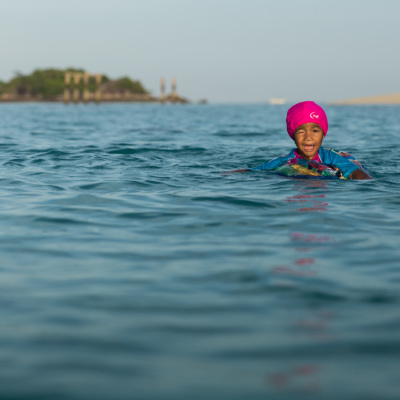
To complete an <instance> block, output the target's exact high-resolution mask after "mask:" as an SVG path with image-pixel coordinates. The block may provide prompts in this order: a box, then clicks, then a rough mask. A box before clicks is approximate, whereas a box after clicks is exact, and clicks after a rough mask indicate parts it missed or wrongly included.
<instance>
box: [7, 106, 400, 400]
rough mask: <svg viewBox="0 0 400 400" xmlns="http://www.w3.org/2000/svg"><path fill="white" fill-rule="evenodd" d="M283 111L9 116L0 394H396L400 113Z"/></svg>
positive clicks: (21, 112)
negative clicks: (296, 165) (307, 123)
mask: <svg viewBox="0 0 400 400" xmlns="http://www.w3.org/2000/svg"><path fill="white" fill-rule="evenodd" d="M287 108H288V106H269V105H263V104H259V105H185V106H182V105H175V106H173V105H158V104H100V105H68V106H65V105H62V104H1V105H0V157H1V158H0V161H1V162H0V174H1V175H0V180H1V186H0V234H1V237H0V255H1V258H0V317H1V329H0V361H1V362H0V399H174V400H176V399H185V400H186V399H192V400H193V399H206V398H207V399H245V398H246V399H301V398H314V399H315V398H318V399H399V398H400V361H399V359H400V291H399V285H400V238H399V237H400V172H399V171H400V153H399V139H400V108H399V107H395V106H379V107H378V106H363V107H361V106H349V107H338V106H336V107H334V106H328V105H327V106H325V109H326V112H327V115H328V118H329V121H330V127H329V132H328V135H327V137H326V138H325V140H324V146H325V147H327V148H335V149H338V150H343V151H347V152H350V153H352V154H353V155H354V156H356V158H357V159H358V160H360V161H361V162H362V163H363V164H364V166H365V167H366V168H367V170H368V171H369V173H370V174H371V175H372V177H373V179H372V180H369V181H351V180H348V181H343V180H326V181H324V180H321V179H315V180H314V179H304V180H301V179H293V178H289V177H282V176H278V175H274V174H272V173H268V172H262V171H258V172H255V171H254V172H246V173H233V174H224V172H225V171H229V170H233V169H237V168H246V167H253V166H257V165H259V164H260V163H261V162H264V161H268V160H269V159H271V158H274V157H276V156H279V155H282V154H285V153H287V152H289V151H290V150H291V148H292V147H293V142H292V141H291V140H290V138H289V137H288V135H287V134H286V132H285V116H286V111H287Z"/></svg>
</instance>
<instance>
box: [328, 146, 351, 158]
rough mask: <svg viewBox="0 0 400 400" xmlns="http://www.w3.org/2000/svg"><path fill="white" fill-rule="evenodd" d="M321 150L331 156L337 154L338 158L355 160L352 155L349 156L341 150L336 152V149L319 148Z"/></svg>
mask: <svg viewBox="0 0 400 400" xmlns="http://www.w3.org/2000/svg"><path fill="white" fill-rule="evenodd" d="M321 149H322V150H323V151H324V152H327V153H331V154H333V155H334V154H337V155H339V156H342V157H346V158H350V159H355V157H354V156H353V155H351V154H350V153H347V152H346V151H342V150H336V149H327V148H325V147H324V148H322V147H321Z"/></svg>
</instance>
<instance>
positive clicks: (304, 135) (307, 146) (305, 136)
mask: <svg viewBox="0 0 400 400" xmlns="http://www.w3.org/2000/svg"><path fill="white" fill-rule="evenodd" d="M293 139H294V142H295V143H296V146H297V150H298V152H299V153H300V155H301V156H302V157H304V158H306V159H307V160H312V159H313V158H314V157H315V155H316V154H317V153H318V150H319V148H320V147H321V144H322V141H323V140H324V132H323V130H322V128H321V127H320V126H319V125H318V124H313V123H312V122H309V123H307V124H303V125H300V126H299V127H298V128H297V129H296V131H295V132H294V135H293Z"/></svg>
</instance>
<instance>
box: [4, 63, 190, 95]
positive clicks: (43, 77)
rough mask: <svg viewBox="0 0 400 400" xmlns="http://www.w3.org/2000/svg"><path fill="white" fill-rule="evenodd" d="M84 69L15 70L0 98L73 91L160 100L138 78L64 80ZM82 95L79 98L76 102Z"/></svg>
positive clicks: (106, 77) (91, 76) (80, 93)
mask: <svg viewBox="0 0 400 400" xmlns="http://www.w3.org/2000/svg"><path fill="white" fill-rule="evenodd" d="M85 73H86V71H85V70H83V69H77V68H67V69H65V70H61V69H54V68H49V69H36V70H35V71H33V72H32V73H31V74H30V75H23V74H21V73H16V74H15V76H14V77H13V78H12V79H11V80H10V81H9V82H2V81H0V101H3V102H4V101H65V99H66V93H67V94H68V93H69V92H71V96H72V93H73V91H76V93H79V96H81V97H82V93H85V94H86V98H89V99H94V98H96V99H97V100H98V101H146V102H158V101H161V100H163V99H161V98H159V97H155V96H152V95H151V94H150V93H149V91H148V90H147V89H146V88H145V87H144V86H143V85H142V83H141V82H140V81H139V80H132V79H131V78H129V77H127V76H125V77H122V78H119V79H116V80H112V79H110V78H109V77H108V76H107V75H104V74H102V75H101V76H100V75H99V80H96V79H95V78H94V75H90V78H89V77H88V78H87V81H86V83H85V82H84V80H83V79H80V80H79V82H75V81H74V79H69V80H68V81H66V75H70V76H74V75H76V76H79V75H81V76H83V75H84V74H85ZM80 100H82V98H79V101H80ZM164 100H166V101H175V102H187V100H186V99H184V98H182V97H180V96H178V95H175V97H174V98H171V97H170V96H167V98H166V99H164Z"/></svg>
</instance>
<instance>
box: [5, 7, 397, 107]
mask: <svg viewBox="0 0 400 400" xmlns="http://www.w3.org/2000/svg"><path fill="white" fill-rule="evenodd" d="M0 15H1V25H0V33H1V35H0V50H1V62H0V80H8V79H10V78H11V77H13V76H14V74H15V72H16V71H19V72H22V73H24V74H27V73H30V72H32V71H33V70H34V69H35V68H48V67H56V68H66V67H69V66H73V67H80V68H84V69H86V70H87V71H88V72H101V73H105V74H107V75H108V76H109V77H110V78H117V77H121V76H124V75H128V76H130V77H131V78H134V79H139V80H141V81H142V83H143V84H144V86H145V87H146V88H147V89H149V90H150V91H151V92H152V93H153V94H155V95H158V94H159V81H160V77H162V76H164V77H165V78H166V79H167V82H168V86H169V83H170V80H171V78H172V77H174V76H175V77H176V78H177V81H178V92H179V93H180V94H181V95H183V96H186V97H188V98H189V99H191V100H194V101H196V100H199V99H201V98H207V99H208V100H209V101H211V102H266V101H268V100H269V99H270V98H271V97H280V96H281V97H285V98H286V99H288V100H289V101H298V100H316V101H330V100H338V99H345V98H349V97H359V96H368V95H375V94H386V93H393V92H400V79H399V76H400V0H379V1H378V0H332V1H331V0H327V1H324V0H274V1H271V0H69V1H63V0H0Z"/></svg>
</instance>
